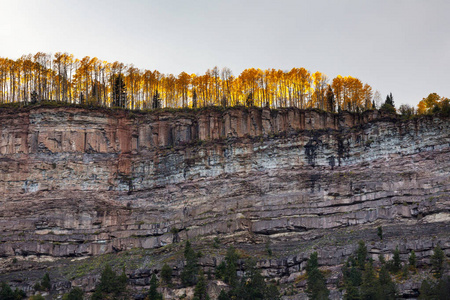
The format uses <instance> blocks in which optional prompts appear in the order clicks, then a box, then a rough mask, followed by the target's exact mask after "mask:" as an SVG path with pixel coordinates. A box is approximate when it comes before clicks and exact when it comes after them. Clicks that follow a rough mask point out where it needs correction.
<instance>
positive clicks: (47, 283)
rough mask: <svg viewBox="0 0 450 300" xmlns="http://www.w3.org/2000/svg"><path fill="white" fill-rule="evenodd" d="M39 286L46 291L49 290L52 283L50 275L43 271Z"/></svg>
mask: <svg viewBox="0 0 450 300" xmlns="http://www.w3.org/2000/svg"><path fill="white" fill-rule="evenodd" d="M41 287H42V288H43V289H44V290H46V291H49V290H50V288H51V287H52V284H51V283H50V275H48V273H45V275H44V278H42V281H41Z"/></svg>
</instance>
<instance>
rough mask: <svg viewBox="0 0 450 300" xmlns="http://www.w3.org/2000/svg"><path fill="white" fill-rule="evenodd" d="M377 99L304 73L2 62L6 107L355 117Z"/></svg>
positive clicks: (68, 60)
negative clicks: (308, 111) (248, 109)
mask: <svg viewBox="0 0 450 300" xmlns="http://www.w3.org/2000/svg"><path fill="white" fill-rule="evenodd" d="M373 96H374V95H373V91H372V87H371V86H370V85H368V84H364V83H363V82H361V81H360V80H359V79H358V78H354V77H351V76H347V77H342V76H337V77H336V78H334V79H332V80H330V79H329V78H328V77H327V76H326V75H325V74H323V73H321V72H318V71H317V72H314V73H313V72H310V71H308V70H306V69H305V68H292V69H291V70H290V71H283V70H276V69H267V70H261V69H254V68H250V69H246V70H244V71H242V72H241V74H239V75H238V76H234V75H233V73H232V71H231V70H230V69H229V68H226V67H224V68H222V69H219V68H218V67H214V68H212V69H208V70H207V71H206V72H205V74H202V75H199V74H188V73H186V72H181V73H180V74H178V75H173V74H163V73H160V72H159V71H157V70H154V71H151V70H142V69H139V68H136V67H135V66H134V65H132V64H130V65H125V64H123V63H121V62H118V61H116V62H113V63H110V62H106V61H103V60H101V59H98V58H97V57H93V58H91V57H89V56H86V57H83V58H82V59H77V58H75V57H74V56H73V55H72V54H68V53H61V52H57V53H55V54H53V55H51V54H47V53H42V52H38V53H36V54H34V55H32V54H28V55H23V56H22V57H20V58H19V59H17V60H12V59H9V58H1V57H0V102H1V103H13V102H24V103H25V104H27V103H29V102H36V101H42V100H46V101H61V102H65V103H77V104H91V105H99V106H106V107H123V108H128V109H147V108H156V107H173V108H178V107H203V106H210V105H221V106H235V105H246V106H259V107H271V108H277V107H288V106H295V107H298V108H319V109H322V110H327V111H337V110H338V108H340V109H345V110H350V111H356V110H365V109H371V108H372V102H373ZM158 104H159V106H158Z"/></svg>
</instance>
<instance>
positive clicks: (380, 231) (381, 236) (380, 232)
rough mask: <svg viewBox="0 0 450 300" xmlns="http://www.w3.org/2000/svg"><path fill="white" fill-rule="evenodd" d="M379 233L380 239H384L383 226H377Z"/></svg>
mask: <svg viewBox="0 0 450 300" xmlns="http://www.w3.org/2000/svg"><path fill="white" fill-rule="evenodd" d="M377 235H378V237H379V238H380V240H382V239H383V228H382V227H381V226H378V227H377Z"/></svg>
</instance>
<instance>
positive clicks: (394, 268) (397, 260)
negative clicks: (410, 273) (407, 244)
mask: <svg viewBox="0 0 450 300" xmlns="http://www.w3.org/2000/svg"><path fill="white" fill-rule="evenodd" d="M401 268H402V262H401V260H400V251H399V250H398V246H397V247H395V250H394V257H393V262H392V272H394V273H397V272H398V271H400V270H401Z"/></svg>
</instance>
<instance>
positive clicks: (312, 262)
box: [306, 252, 330, 299]
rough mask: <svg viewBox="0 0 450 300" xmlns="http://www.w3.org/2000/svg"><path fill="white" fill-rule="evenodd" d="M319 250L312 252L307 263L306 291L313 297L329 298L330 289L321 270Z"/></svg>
mask: <svg viewBox="0 0 450 300" xmlns="http://www.w3.org/2000/svg"><path fill="white" fill-rule="evenodd" d="M317 256H318V255H317V252H313V253H311V255H310V257H309V260H308V262H307V264H306V282H307V289H306V293H307V294H308V296H309V297H310V298H311V299H328V296H329V294H330V291H329V290H328V288H327V285H326V280H325V277H324V276H323V274H322V272H320V270H319V263H318V259H317Z"/></svg>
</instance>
